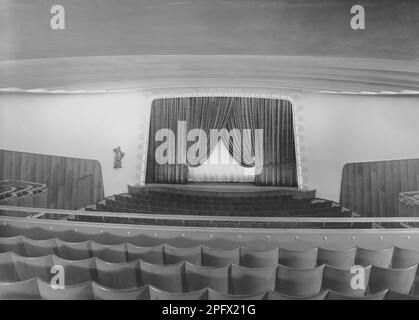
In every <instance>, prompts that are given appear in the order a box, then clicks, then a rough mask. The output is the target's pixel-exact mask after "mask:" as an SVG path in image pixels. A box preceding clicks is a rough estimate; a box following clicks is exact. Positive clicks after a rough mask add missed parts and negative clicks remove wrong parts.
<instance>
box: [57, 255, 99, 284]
mask: <svg viewBox="0 0 419 320" xmlns="http://www.w3.org/2000/svg"><path fill="white" fill-rule="evenodd" d="M53 262H54V265H60V266H62V267H63V268H64V279H65V285H66V286H67V285H68V286H72V285H77V284H81V283H85V282H89V281H92V280H94V279H96V262H95V258H90V259H84V260H78V261H73V260H66V259H63V258H60V257H57V256H54V257H53Z"/></svg>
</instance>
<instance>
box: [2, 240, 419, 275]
mask: <svg viewBox="0 0 419 320" xmlns="http://www.w3.org/2000/svg"><path fill="white" fill-rule="evenodd" d="M8 251H11V252H14V253H16V254H19V255H21V256H25V257H40V256H44V255H48V254H55V255H58V256H60V257H62V258H64V259H68V260H81V259H88V258H91V257H98V258H100V259H102V260H104V261H108V262H113V263H119V262H130V261H133V260H136V259H142V260H144V261H147V262H150V263H154V264H173V263H177V262H181V261H188V262H190V263H193V264H195V265H203V266H222V265H227V264H237V265H241V266H245V267H250V268H258V267H268V266H272V265H276V264H278V263H279V264H282V265H285V266H288V267H292V268H299V269H305V268H313V267H315V266H316V265H323V264H327V265H330V266H334V267H338V268H344V269H345V268H351V267H352V266H353V265H362V266H369V265H375V266H379V267H382V268H390V267H392V268H407V267H410V266H413V265H415V264H417V263H419V250H418V249H408V248H399V247H395V248H394V247H390V248H384V249H367V248H360V247H353V248H349V249H341V250H332V249H327V248H296V249H293V248H286V247H276V248H273V249H268V250H255V249H249V248H246V247H235V248H229V249H221V248H211V247H208V246H205V245H198V246H194V247H173V246H170V245H166V244H160V245H156V246H150V247H148V246H144V247H143V246H137V245H133V244H130V243H126V242H123V243H120V244H114V245H104V244H100V243H97V242H95V241H91V240H87V241H83V242H77V243H71V242H66V241H62V240H59V239H56V238H51V239H46V240H33V239H29V238H26V237H23V236H17V237H10V238H0V252H8Z"/></svg>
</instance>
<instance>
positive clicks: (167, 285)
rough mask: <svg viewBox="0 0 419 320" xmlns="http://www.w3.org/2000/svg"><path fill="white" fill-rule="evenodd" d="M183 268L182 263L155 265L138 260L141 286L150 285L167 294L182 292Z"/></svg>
mask: <svg viewBox="0 0 419 320" xmlns="http://www.w3.org/2000/svg"><path fill="white" fill-rule="evenodd" d="M183 267H184V263H183V262H181V263H177V264H171V265H156V264H150V263H148V262H145V261H142V260H140V269H141V271H140V272H141V285H151V286H154V287H156V288H159V289H161V290H164V291H169V292H182V290H183V286H182V272H183Z"/></svg>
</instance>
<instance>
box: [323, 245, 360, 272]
mask: <svg viewBox="0 0 419 320" xmlns="http://www.w3.org/2000/svg"><path fill="white" fill-rule="evenodd" d="M356 251H357V248H356V247H354V248H350V249H342V250H330V249H324V248H319V251H318V253H317V265H322V264H327V265H329V266H333V267H336V268H340V269H350V268H351V267H352V266H353V265H354V262H355V255H356Z"/></svg>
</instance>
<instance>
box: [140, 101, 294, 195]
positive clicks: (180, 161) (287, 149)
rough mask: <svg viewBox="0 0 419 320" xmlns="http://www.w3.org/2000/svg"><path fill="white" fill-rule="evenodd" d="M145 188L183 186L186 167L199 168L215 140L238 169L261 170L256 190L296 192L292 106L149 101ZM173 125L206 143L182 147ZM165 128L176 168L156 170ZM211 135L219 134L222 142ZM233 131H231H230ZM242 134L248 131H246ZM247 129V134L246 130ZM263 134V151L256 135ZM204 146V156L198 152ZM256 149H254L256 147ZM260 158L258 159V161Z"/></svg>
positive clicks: (286, 103)
mask: <svg viewBox="0 0 419 320" xmlns="http://www.w3.org/2000/svg"><path fill="white" fill-rule="evenodd" d="M150 121H151V122H150V136H149V137H150V138H149V145H148V156H147V171H146V183H187V180H188V165H189V166H198V165H200V164H202V163H203V162H204V161H205V160H206V159H207V158H208V157H209V156H210V154H211V152H212V151H213V149H214V147H215V146H216V144H217V143H218V138H220V139H222V141H223V143H225V144H226V146H227V147H228V149H229V151H230V154H231V155H232V156H233V157H234V158H235V159H236V161H237V162H239V163H240V164H241V165H242V166H245V167H253V166H255V164H256V165H257V164H259V165H261V166H262V168H261V173H260V174H258V175H256V179H255V183H256V184H259V185H276V186H287V187H297V186H298V182H297V163H296V155H295V142H294V128H293V116H292V105H291V103H290V102H289V101H287V100H278V99H262V98H237V97H236V98H231V97H191V98H171V99H158V100H155V101H153V105H152V110H151V120H150ZM178 121H186V132H190V130H191V129H197V128H199V129H202V130H203V132H205V134H206V137H208V139H199V143H196V141H186V137H185V136H183V134H181V132H178V129H177V127H178ZM162 128H168V129H171V130H172V131H173V133H174V134H175V137H176V147H177V148H176V150H177V151H176V160H177V163H176V164H165V165H159V164H158V163H156V161H155V152H156V148H157V147H158V146H159V144H161V143H162V142H161V141H156V140H155V136H156V132H157V131H158V130H159V129H162ZM211 129H216V130H222V129H226V130H224V132H223V133H230V134H231V136H229V135H228V134H223V135H221V137H218V133H217V137H215V136H214V134H215V133H214V132H211ZM232 129H236V130H232ZM245 129H247V130H245ZM249 129H250V130H249ZM256 129H262V130H263V143H262V144H263V145H262V146H261V145H260V144H261V143H259V141H257V139H256V138H257V137H256V135H255V130H256ZM205 143H206V144H207V148H206V151H207V152H206V153H202V152H199V150H204V149H203V144H205ZM258 143H259V144H258ZM187 150H189V151H191V150H192V152H193V153H194V154H195V157H193V158H194V159H195V160H196V161H195V163H186V158H187V154H186V153H187ZM260 155H263V160H261V157H260Z"/></svg>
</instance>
